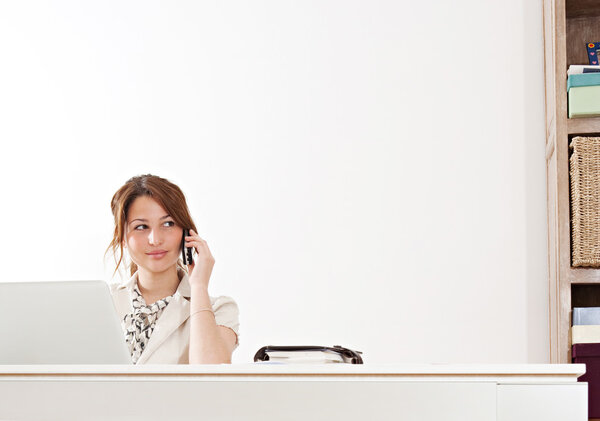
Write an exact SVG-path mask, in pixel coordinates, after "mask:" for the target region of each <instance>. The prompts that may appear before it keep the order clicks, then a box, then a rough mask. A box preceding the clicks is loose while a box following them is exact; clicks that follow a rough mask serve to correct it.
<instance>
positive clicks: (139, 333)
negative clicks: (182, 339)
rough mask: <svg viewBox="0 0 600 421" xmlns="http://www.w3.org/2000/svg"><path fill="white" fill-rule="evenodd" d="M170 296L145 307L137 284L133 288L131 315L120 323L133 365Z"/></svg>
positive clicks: (126, 316) (142, 350) (127, 315)
mask: <svg viewBox="0 0 600 421" xmlns="http://www.w3.org/2000/svg"><path fill="white" fill-rule="evenodd" d="M172 298H173V296H172V295H170V296H168V297H165V298H162V299H160V300H158V301H156V302H155V303H153V304H151V305H147V304H146V301H145V300H144V297H142V293H141V292H140V290H139V288H138V286H137V283H136V285H135V287H134V288H133V294H132V303H133V313H129V314H126V315H125V317H124V318H123V321H122V326H123V331H124V332H125V342H127V346H128V347H129V352H130V353H131V360H132V361H133V363H134V364H136V363H137V360H138V359H139V358H140V355H142V352H144V349H145V348H146V345H147V344H148V340H150V335H152V332H153V331H154V327H155V326H156V321H157V320H158V318H159V317H160V315H161V314H162V313H163V310H164V309H165V307H167V305H168V304H169V302H170V301H171V299H172Z"/></svg>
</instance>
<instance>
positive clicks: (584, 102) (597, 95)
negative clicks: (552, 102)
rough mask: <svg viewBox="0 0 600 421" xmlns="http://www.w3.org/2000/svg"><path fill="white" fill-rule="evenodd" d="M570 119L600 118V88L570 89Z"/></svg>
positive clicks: (578, 87) (577, 87)
mask: <svg viewBox="0 0 600 421" xmlns="http://www.w3.org/2000/svg"><path fill="white" fill-rule="evenodd" d="M568 96H569V118H576V117H597V116H600V86H576V87H572V88H570V89H569V93H568Z"/></svg>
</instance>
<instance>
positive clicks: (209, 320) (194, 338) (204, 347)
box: [189, 285, 236, 364]
mask: <svg viewBox="0 0 600 421" xmlns="http://www.w3.org/2000/svg"><path fill="white" fill-rule="evenodd" d="M191 298H192V300H191V306H190V314H191V315H192V316H191V317H190V355H189V358H190V364H221V363H227V364H230V363H231V354H232V353H233V349H234V347H235V343H236V336H235V333H234V332H233V331H232V330H231V329H229V328H226V327H224V326H217V323H216V321H215V317H214V315H213V313H212V312H210V311H200V312H198V313H195V311H197V310H201V309H207V308H212V306H211V303H210V298H209V296H208V288H205V287H204V286H203V285H192V297H191Z"/></svg>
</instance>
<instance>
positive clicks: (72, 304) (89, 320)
mask: <svg viewBox="0 0 600 421" xmlns="http://www.w3.org/2000/svg"><path fill="white" fill-rule="evenodd" d="M0 364H132V362H131V355H130V354H129V351H128V349H127V345H126V344H125V337H124V335H123V331H122V330H121V324H120V321H119V319H118V316H117V312H116V309H115V307H114V305H113V301H112V297H111V295H110V291H109V288H108V284H107V283H105V282H102V281H64V282H63V281H60V282H10V283H0Z"/></svg>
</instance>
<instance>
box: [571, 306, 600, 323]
mask: <svg viewBox="0 0 600 421" xmlns="http://www.w3.org/2000/svg"><path fill="white" fill-rule="evenodd" d="M573 325H574V326H575V325H600V307H575V308H574V309H573Z"/></svg>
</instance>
